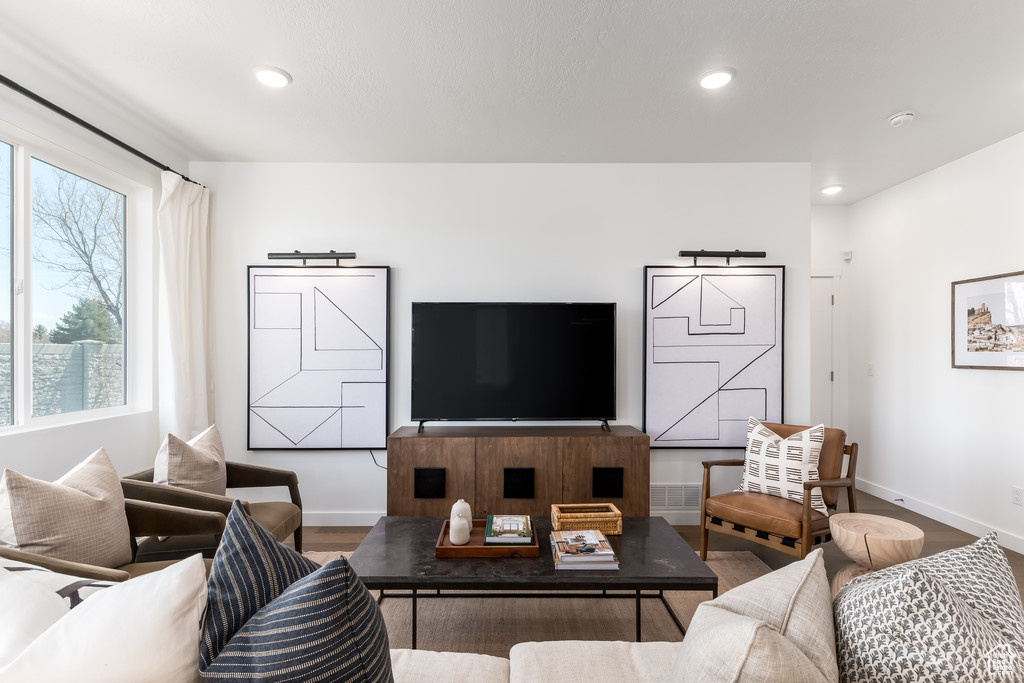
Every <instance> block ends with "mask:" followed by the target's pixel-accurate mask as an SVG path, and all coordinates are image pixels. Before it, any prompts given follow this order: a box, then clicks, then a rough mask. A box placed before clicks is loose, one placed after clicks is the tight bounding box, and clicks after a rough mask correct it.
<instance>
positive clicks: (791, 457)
mask: <svg viewBox="0 0 1024 683" xmlns="http://www.w3.org/2000/svg"><path fill="white" fill-rule="evenodd" d="M824 443H825V425H823V424H820V425H816V426H814V427H810V428H808V429H805V430H803V431H802V432H797V433H796V434H793V435H792V436H788V437H786V438H785V439H784V438H782V437H781V436H779V435H778V434H776V433H775V432H773V431H772V430H770V429H768V428H767V427H765V426H764V425H763V424H761V422H760V421H758V420H757V419H756V418H753V417H752V418H750V419H749V420H747V454H746V462H745V463H744V464H743V481H741V482H740V487H739V488H738V489H736V490H737V491H750V492H751V493H766V494H768V495H771V496H778V497H780V498H786V499H788V500H792V501H794V502H796V503H800V504H801V505H803V502H804V482H805V481H818V479H819V477H818V458H819V457H820V456H821V447H822V444H824ZM811 508H813V509H814V510H817V511H818V512H820V513H821V514H823V515H826V516H827V515H828V508H826V507H825V501H824V500H823V499H822V497H821V489H820V488H814V489H811Z"/></svg>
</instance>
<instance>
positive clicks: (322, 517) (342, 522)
mask: <svg viewBox="0 0 1024 683" xmlns="http://www.w3.org/2000/svg"><path fill="white" fill-rule="evenodd" d="M385 514H387V513H385V512H303V513H302V524H303V526H373V525H374V524H376V523H377V520H378V519H380V518H381V517H383V516H384V515H385ZM651 515H652V516H655V517H658V516H660V517H664V518H665V521H667V522H668V523H669V524H671V525H672V526H696V525H698V524H700V512H699V511H687V512H666V511H664V510H652V511H651Z"/></svg>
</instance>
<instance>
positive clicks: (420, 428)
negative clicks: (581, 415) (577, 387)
mask: <svg viewBox="0 0 1024 683" xmlns="http://www.w3.org/2000/svg"><path fill="white" fill-rule="evenodd" d="M512 421H513V422H515V421H516V420H512ZM428 422H430V420H420V421H419V426H418V427H417V428H416V433H417V434H422V433H423V425H425V424H427V423H428ZM601 429H602V430H603V431H606V432H610V431H612V428H611V427H609V426H608V420H601Z"/></svg>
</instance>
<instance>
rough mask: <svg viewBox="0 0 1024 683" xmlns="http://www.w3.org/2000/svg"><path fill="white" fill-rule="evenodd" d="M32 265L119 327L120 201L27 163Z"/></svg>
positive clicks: (121, 297)
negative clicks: (55, 276) (97, 304)
mask: <svg viewBox="0 0 1024 683" xmlns="http://www.w3.org/2000/svg"><path fill="white" fill-rule="evenodd" d="M32 173H33V177H34V179H35V182H34V183H33V188H32V194H33V198H32V242H33V254H32V259H33V261H35V262H36V263H41V264H45V265H46V266H48V267H49V268H50V270H52V271H53V272H55V273H62V274H63V275H64V276H65V279H64V281H63V282H60V283H59V285H58V286H59V287H60V288H62V289H67V290H70V291H71V292H74V293H75V294H77V295H78V298H79V299H92V298H97V299H99V300H100V301H101V302H102V304H103V306H104V307H105V308H106V309H107V311H108V312H109V313H110V315H112V316H113V317H114V320H115V321H116V322H117V325H118V327H120V328H123V327H124V317H123V308H124V219H125V215H124V214H125V197H124V195H122V194H119V193H117V192H114V191H113V190H110V189H108V188H106V187H103V186H102V185H99V184H97V183H94V182H92V181H89V180H86V179H85V178H81V177H79V176H77V175H75V174H74V173H69V172H67V171H65V170H62V169H60V168H57V167H56V166H51V165H50V164H47V163H45V162H41V161H39V160H38V159H33V160H32Z"/></svg>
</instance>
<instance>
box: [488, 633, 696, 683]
mask: <svg viewBox="0 0 1024 683" xmlns="http://www.w3.org/2000/svg"><path fill="white" fill-rule="evenodd" d="M678 652H679V643H661V642H651V643H624V642H621V641H597V640H594V641H590V640H553V641H545V642H543V643H534V642H530V643H518V644H516V645H513V646H512V649H511V650H510V651H509V654H508V657H509V661H510V662H511V675H510V677H509V680H510V681H512V683H535V682H536V681H558V683H577V682H578V683H594V682H595V681H599V680H600V681H666V680H668V679H669V674H671V672H672V666H673V663H674V661H675V657H676V653H678ZM687 680H689V679H687ZM694 680H696V679H694Z"/></svg>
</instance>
